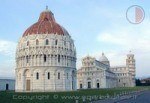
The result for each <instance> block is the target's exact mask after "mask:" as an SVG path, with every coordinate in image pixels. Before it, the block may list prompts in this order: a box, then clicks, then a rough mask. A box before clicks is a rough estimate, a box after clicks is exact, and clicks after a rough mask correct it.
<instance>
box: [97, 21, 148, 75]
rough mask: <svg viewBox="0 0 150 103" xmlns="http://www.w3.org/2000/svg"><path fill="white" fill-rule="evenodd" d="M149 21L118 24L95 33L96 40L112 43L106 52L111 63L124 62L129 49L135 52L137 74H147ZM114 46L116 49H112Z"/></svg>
mask: <svg viewBox="0 0 150 103" xmlns="http://www.w3.org/2000/svg"><path fill="white" fill-rule="evenodd" d="M149 28H150V23H149V22H148V21H147V20H145V22H143V23H142V24H139V25H133V24H131V25H128V26H125V25H123V24H119V25H118V26H116V25H115V26H114V27H112V28H108V29H107V30H104V31H102V32H101V33H99V35H97V41H98V42H99V43H102V44H103V45H112V48H110V49H109V50H107V49H106V54H107V56H108V58H110V61H111V64H112V65H119V64H125V59H126V56H125V54H126V53H128V51H129V50H131V51H132V52H133V53H134V54H135V58H136V67H137V70H136V71H137V76H145V75H147V76H148V75H149V74H150V71H149V70H148V68H149V63H148V62H147V61H150V58H149V57H150V53H149V52H150V46H149V44H150V31H149ZM114 47H116V48H117V49H115V50H113V48H114ZM95 54H96V53H95Z"/></svg>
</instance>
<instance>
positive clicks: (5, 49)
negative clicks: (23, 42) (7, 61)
mask: <svg viewBox="0 0 150 103" xmlns="http://www.w3.org/2000/svg"><path fill="white" fill-rule="evenodd" d="M15 51H16V43H15V42H11V41H7V40H1V39H0V54H1V55H5V56H6V55H7V56H12V55H14V54H15Z"/></svg>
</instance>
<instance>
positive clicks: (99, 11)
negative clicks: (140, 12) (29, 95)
mask: <svg viewBox="0 0 150 103" xmlns="http://www.w3.org/2000/svg"><path fill="white" fill-rule="evenodd" d="M149 3H150V1H148V0H38V1H37V0H3V1H2V0H1V1H0V77H15V51H16V45H17V43H18V40H19V38H20V37H21V36H22V34H23V33H24V31H25V30H26V29H27V28H28V27H29V26H31V25H32V24H33V23H35V22H37V20H38V18H39V15H40V13H41V12H42V11H44V10H45V8H46V6H48V7H49V10H51V11H52V12H53V13H54V16H55V19H56V21H57V22H58V23H59V24H61V25H62V26H63V27H65V28H66V29H67V31H68V32H69V33H70V35H71V36H72V38H73V40H74V42H75V46H76V49H77V69H78V68H80V67H81V60H82V58H83V57H84V56H86V55H91V56H93V57H95V58H96V59H97V60H98V59H99V58H100V56H101V54H102V52H104V53H105V55H106V56H107V57H108V59H109V60H110V64H111V66H120V65H121V66H122V65H125V59H126V55H127V54H128V53H129V51H132V53H133V54H135V59H136V77H147V76H150V63H149V61H150V46H149V44H150V29H149V28H150V8H149V5H148V4H149ZM132 5H139V6H141V7H142V8H143V9H144V12H145V18H144V20H143V21H142V22H141V23H140V24H131V23H130V22H129V21H128V20H127V19H126V11H127V9H128V8H129V7H130V6H132Z"/></svg>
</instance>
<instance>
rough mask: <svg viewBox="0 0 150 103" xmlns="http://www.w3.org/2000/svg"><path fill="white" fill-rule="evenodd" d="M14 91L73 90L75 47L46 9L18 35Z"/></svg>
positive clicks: (74, 88)
mask: <svg viewBox="0 0 150 103" xmlns="http://www.w3.org/2000/svg"><path fill="white" fill-rule="evenodd" d="M15 90H16V92H26V91H30V92H44V91H46V92H47V91H70V90H76V49H75V46H74V41H73V40H72V38H71V36H70V35H69V33H68V32H67V30H65V29H64V28H63V27H62V26H61V25H59V24H58V23H57V22H56V21H55V18H54V15H53V13H52V12H51V11H49V10H48V9H46V10H45V11H43V12H42V13H41V14H40V17H39V19H38V21H37V22H36V23H35V24H33V25H32V26H30V27H29V28H28V29H27V30H26V31H25V32H24V34H23V35H22V37H21V39H20V40H19V42H18V46H17V50H16V87H15Z"/></svg>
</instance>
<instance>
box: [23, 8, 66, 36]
mask: <svg viewBox="0 0 150 103" xmlns="http://www.w3.org/2000/svg"><path fill="white" fill-rule="evenodd" d="M35 34H58V35H65V34H68V32H67V31H66V29H64V28H63V27H62V26H61V25H59V24H58V23H57V22H56V21H55V18H54V14H53V13H52V12H51V11H49V10H48V8H46V10H45V11H43V12H42V13H41V14H40V17H39V20H38V21H37V22H36V23H35V24H33V25H32V26H30V27H29V28H28V29H27V30H26V31H25V32H24V34H23V36H27V35H35Z"/></svg>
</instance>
